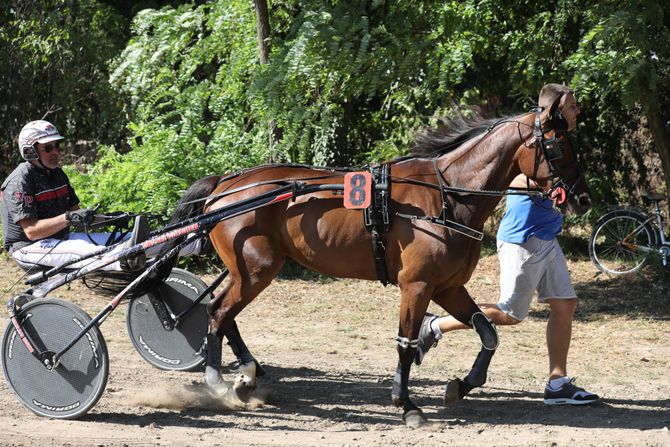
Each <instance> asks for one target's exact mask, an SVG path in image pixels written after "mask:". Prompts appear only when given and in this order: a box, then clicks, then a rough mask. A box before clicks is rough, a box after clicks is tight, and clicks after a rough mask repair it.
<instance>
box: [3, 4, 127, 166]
mask: <svg viewBox="0 0 670 447" xmlns="http://www.w3.org/2000/svg"><path fill="white" fill-rule="evenodd" d="M0 24H1V25H0V66H1V67H2V69H0V84H1V85H2V86H3V88H2V90H0V103H2V104H3V107H2V108H0V123H1V125H2V128H3V133H2V136H0V144H1V145H2V146H3V147H5V148H8V149H9V148H12V149H13V150H5V151H3V158H2V160H0V165H1V166H2V168H1V171H5V173H8V172H9V171H10V170H11V169H13V167H14V165H15V164H16V162H17V161H18V160H19V156H18V152H17V151H16V150H15V148H16V137H17V135H18V133H19V131H20V129H21V128H22V127H23V125H24V124H26V123H27V122H28V121H31V120H34V119H41V118H44V119H47V120H50V121H52V122H53V123H54V124H56V126H57V127H58V128H59V130H60V131H61V132H62V133H64V134H65V135H66V136H67V137H68V140H67V141H68V149H69V150H70V151H73V152H74V153H75V154H76V156H82V155H83V156H87V155H89V153H88V151H90V150H91V143H92V142H95V144H97V143H98V142H107V143H112V142H115V141H117V140H118V138H119V135H120V133H121V131H122V130H123V120H122V119H121V108H122V104H123V98H122V97H121V96H120V95H118V93H116V92H114V91H113V90H112V89H111V88H110V85H109V84H108V82H107V78H108V71H107V63H108V61H109V59H110V58H111V57H113V56H114V55H116V54H118V51H119V50H120V49H121V48H122V47H123V45H124V44H125V33H126V28H125V23H124V21H123V20H122V18H121V17H120V16H119V15H117V14H116V13H115V12H114V11H113V10H112V9H111V8H109V7H107V6H105V5H103V4H101V3H99V2H97V1H94V0H82V1H72V0H45V1H41V2H25V1H14V0H12V1H10V2H9V5H7V4H5V5H4V6H3V7H2V8H0Z"/></svg>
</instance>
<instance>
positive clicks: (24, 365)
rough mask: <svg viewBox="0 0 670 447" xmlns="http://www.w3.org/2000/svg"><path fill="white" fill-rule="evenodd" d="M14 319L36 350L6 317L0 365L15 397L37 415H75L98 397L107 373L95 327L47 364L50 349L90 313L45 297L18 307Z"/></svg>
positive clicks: (56, 348)
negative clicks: (51, 362)
mask: <svg viewBox="0 0 670 447" xmlns="http://www.w3.org/2000/svg"><path fill="white" fill-rule="evenodd" d="M17 320H18V321H19V322H20V327H21V329H22V331H23V332H24V333H25V335H26V337H27V338H28V339H29V340H31V342H32V343H31V344H32V346H34V347H35V348H36V352H39V353H41V354H40V355H37V356H36V355H34V354H32V353H30V352H29V350H28V348H27V346H26V345H25V344H24V342H23V341H22V340H21V338H20V336H19V335H20V334H19V333H18V332H17V330H16V328H15V327H14V325H13V324H12V322H11V321H10V323H9V326H8V327H7V329H6V330H5V335H4V337H3V339H2V369H3V371H4V373H5V378H6V380H7V384H8V385H9V387H10V388H11V390H12V391H13V392H14V394H16V396H17V397H18V399H19V401H20V402H21V403H22V404H23V405H25V406H26V407H28V408H29V409H30V410H31V411H32V412H34V413H35V414H38V415H40V416H46V417H50V418H55V419H75V418H77V417H79V416H82V415H83V414H85V413H86V412H87V411H88V410H90V409H91V408H92V407H93V406H94V405H95V404H96V402H97V401H98V399H100V396H101V395H102V393H103V391H104V390H105V386H106V385H107V377H108V375H109V359H108V356H107V347H106V346H105V341H104V339H103V337H102V334H101V333H100V331H99V330H98V328H97V327H95V326H94V327H92V328H91V329H89V330H88V331H87V332H86V334H84V336H83V337H82V338H81V339H79V340H78V341H77V342H76V343H75V344H74V346H72V347H71V348H70V349H69V350H68V351H66V352H65V353H64V354H63V355H62V356H61V358H60V359H59V360H58V361H57V364H56V366H55V367H53V368H51V369H49V368H48V366H47V365H48V364H49V361H48V360H46V359H49V358H52V357H53V355H54V354H55V353H57V352H58V351H60V350H61V349H63V348H64V347H65V346H67V344H68V343H70V342H71V341H72V340H73V339H74V338H75V336H76V335H77V334H79V333H80V332H81V330H82V329H83V328H84V326H86V324H87V323H88V322H89V321H90V320H91V318H90V317H89V316H88V315H87V314H86V313H85V312H84V311H83V310H81V309H79V308H78V307H77V306H75V305H73V304H71V303H68V302H65V301H61V300H57V299H53V298H45V299H38V300H35V301H31V302H29V303H27V304H25V305H24V306H22V307H21V309H20V311H19V312H18V313H17Z"/></svg>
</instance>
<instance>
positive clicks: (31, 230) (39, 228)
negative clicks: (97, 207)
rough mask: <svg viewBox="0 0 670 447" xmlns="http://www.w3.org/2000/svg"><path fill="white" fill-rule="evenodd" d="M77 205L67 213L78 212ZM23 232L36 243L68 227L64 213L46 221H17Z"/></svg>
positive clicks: (29, 219)
mask: <svg viewBox="0 0 670 447" xmlns="http://www.w3.org/2000/svg"><path fill="white" fill-rule="evenodd" d="M78 209H79V205H75V206H73V207H71V208H70V209H69V211H74V210H78ZM19 225H21V228H23V232H24V233H26V236H27V237H28V239H30V240H31V241H37V240H39V239H44V238H47V237H49V236H52V235H54V234H56V233H58V232H59V231H61V230H62V229H63V228H65V227H67V226H68V225H69V223H68V221H67V219H66V218H65V213H63V214H59V215H58V216H54V217H49V218H47V219H31V218H27V219H23V220H20V221H19Z"/></svg>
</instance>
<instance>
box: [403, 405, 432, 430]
mask: <svg viewBox="0 0 670 447" xmlns="http://www.w3.org/2000/svg"><path fill="white" fill-rule="evenodd" d="M402 420H403V421H404V422H405V425H407V426H408V427H409V428H414V429H416V428H421V427H424V426H425V425H427V424H428V419H426V416H424V415H423V411H421V410H420V409H419V408H416V409H414V410H407V411H405V412H404V413H403V415H402Z"/></svg>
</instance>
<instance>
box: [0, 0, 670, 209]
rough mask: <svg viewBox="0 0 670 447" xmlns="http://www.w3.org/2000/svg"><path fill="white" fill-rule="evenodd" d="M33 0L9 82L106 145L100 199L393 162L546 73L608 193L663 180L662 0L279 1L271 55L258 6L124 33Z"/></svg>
mask: <svg viewBox="0 0 670 447" xmlns="http://www.w3.org/2000/svg"><path fill="white" fill-rule="evenodd" d="M28 3H30V5H29V6H28V5H27V3H26V2H15V5H14V9H11V8H10V10H8V11H4V10H3V11H0V18H2V20H3V23H5V22H6V23H7V25H6V26H4V25H3V26H2V27H1V28H0V43H2V45H3V49H7V51H4V52H0V62H3V63H4V64H3V65H6V66H7V67H8V70H7V71H6V72H3V73H4V74H2V76H4V78H3V79H6V80H7V83H6V85H8V86H9V87H10V90H11V88H12V87H13V86H16V85H18V84H17V82H16V79H17V78H16V77H12V76H13V75H12V76H10V75H9V74H10V73H14V72H16V73H19V75H20V77H21V78H26V79H31V84H30V86H28V87H26V90H23V91H22V93H20V94H18V95H15V97H12V98H11V99H12V101H13V102H12V101H10V104H12V106H11V107H10V108H9V109H8V110H9V111H10V112H11V111H14V112H16V111H17V110H18V104H19V103H20V101H21V100H23V99H25V98H29V101H30V100H32V99H30V98H33V96H30V95H28V94H27V93H26V92H27V91H29V90H28V89H29V88H32V89H34V91H35V92H36V95H35V96H34V98H37V99H35V102H34V103H32V102H29V103H28V104H27V107H26V109H27V110H30V114H31V116H32V115H34V111H35V110H40V107H42V110H45V111H46V110H47V109H49V108H51V107H52V105H53V107H56V108H60V111H59V112H58V113H57V114H55V115H54V118H57V119H56V120H55V121H56V124H57V125H59V126H61V127H62V126H66V127H65V129H64V130H65V131H66V132H67V133H68V134H71V135H69V136H72V139H79V140H84V139H86V140H92V142H91V143H90V144H93V145H95V146H96V147H102V149H101V150H100V151H99V152H98V153H96V154H86V153H85V151H84V149H81V150H79V153H78V154H77V155H88V156H87V157H85V158H84V160H83V161H84V162H89V161H91V160H92V159H96V160H98V159H99V160H98V161H97V162H96V163H95V164H91V165H86V164H85V163H83V164H82V163H80V164H79V170H77V171H75V170H74V169H72V170H71V172H72V176H73V183H74V184H75V186H76V187H77V189H78V191H79V192H80V195H81V196H82V198H84V199H85V202H87V203H88V202H92V203H101V204H104V205H105V206H106V207H111V208H123V209H132V210H140V209H141V210H152V211H165V210H169V208H170V207H171V206H173V204H174V202H175V200H176V199H177V198H178V197H179V195H180V193H181V191H182V190H183V189H184V188H185V187H186V186H188V185H189V184H190V183H191V182H192V181H194V180H195V179H197V178H200V177H203V176H205V175H209V174H213V173H218V174H223V173H225V172H229V171H232V170H235V169H238V168H241V167H246V166H251V165H257V164H261V163H263V162H267V161H286V162H300V163H308V164H318V165H326V164H328V165H349V166H352V165H357V164H362V163H367V162H371V161H375V160H379V159H388V158H391V157H393V156H397V155H400V154H403V153H405V152H406V151H407V150H408V149H409V148H410V146H411V145H412V140H413V134H414V132H415V131H416V130H417V129H418V128H419V127H420V126H422V125H426V124H430V123H432V122H434V120H435V117H436V116H439V115H443V114H448V113H450V112H451V111H453V109H455V108H458V107H463V106H472V105H477V106H483V108H484V110H487V111H488V112H490V113H491V114H492V115H498V114H508V113H516V112H519V111H521V110H528V109H529V108H530V107H531V106H533V105H534V99H535V97H536V95H537V92H538V90H539V89H540V87H541V86H542V85H543V84H544V83H546V82H567V83H570V84H571V85H573V87H575V88H576V90H577V95H578V99H579V101H580V102H581V104H582V106H583V113H582V114H581V117H580V118H581V120H580V121H582V124H580V126H579V133H578V140H579V142H578V146H579V147H580V148H582V149H581V151H582V153H583V155H584V159H585V161H586V165H587V167H588V168H589V170H590V174H589V176H588V181H589V184H590V186H591V187H592V189H593V190H594V192H595V196H596V201H597V202H598V201H606V202H615V201H620V202H630V201H635V200H636V198H637V195H638V194H639V190H640V189H643V188H644V187H648V186H651V187H654V186H655V185H658V184H659V182H658V180H657V179H658V178H659V177H661V176H660V172H661V171H660V167H659V163H658V155H657V154H656V153H655V151H654V146H653V141H652V139H651V138H650V135H649V133H648V131H647V130H646V129H645V127H644V124H645V121H644V115H645V112H646V111H647V110H649V109H650V108H651V107H653V108H655V109H658V110H661V111H665V110H667V109H668V105H670V97H668V93H667V92H668V91H670V88H669V87H670V85H669V84H670V82H669V79H670V77H669V76H668V64H667V60H668V56H670V55H669V54H668V53H669V51H668V46H669V45H670V44H669V43H668V42H670V39H668V37H670V36H668V29H667V17H669V16H670V15H669V14H668V13H669V12H670V11H669V8H670V6H667V5H666V4H664V3H662V2H655V1H652V0H637V1H634V0H624V1H623V2H621V1H619V2H613V1H611V0H608V1H605V2H600V1H598V2H596V1H593V0H591V1H587V2H584V1H577V0H549V1H542V2H541V1H538V0H524V1H522V2H518V1H511V0H496V1H493V0H463V1H458V2H457V1H448V2H436V1H434V0H415V1H412V2H408V1H404V0H403V1H384V0H373V1H369V0H352V1H347V2H343V1H340V0H327V1H324V0H275V1H270V2H269V3H270V5H269V6H270V11H271V12H270V25H271V36H270V39H269V41H268V44H269V46H270V50H271V52H270V60H269V63H268V64H267V65H261V64H260V63H259V61H258V48H257V46H258V43H257V35H256V24H255V12H254V11H253V2H249V1H248V0H245V1H243V0H218V1H211V2H207V3H204V4H201V3H202V2H196V4H195V5H193V4H182V5H180V6H174V7H173V6H169V7H163V8H162V9H144V10H140V11H138V12H137V13H136V15H135V16H134V17H133V19H132V23H131V24H130V26H129V29H130V32H131V34H132V38H131V39H130V41H128V42H125V43H124V41H123V40H122V39H121V36H125V32H126V26H127V24H126V23H125V22H123V19H122V18H120V17H119V16H118V15H116V14H115V13H114V12H113V10H111V9H110V8H108V7H106V6H104V5H103V4H99V3H97V2H94V1H92V0H88V1H84V2H72V1H68V0H48V1H47V2H46V3H45V2H42V3H43V5H42V3H41V4H40V5H37V4H36V3H35V4H33V3H32V2H28ZM165 3H166V2H158V4H165ZM168 3H170V4H173V5H178V4H180V3H181V2H168ZM127 8H128V5H127V4H126V9H127ZM80 36H81V37H80ZM123 45H125V49H123V51H122V52H120V53H119V49H120V48H121V47H122V46H123ZM108 61H111V62H109V65H107V62H108ZM47 62H48V65H47ZM47 66H48V68H49V69H48V70H47V69H46V67H47ZM108 66H109V70H108V68H107V67H108ZM17 67H18V71H17V70H15V68H17ZM12 70H14V71H12ZM107 73H111V74H110V76H109V81H111V82H110V83H106V82H100V79H104V78H105V76H106V75H107ZM45 81H46V82H45ZM12 91H13V90H12ZM80 98H81V99H80ZM10 112H8V113H7V116H13V117H17V116H18V117H21V116H23V118H26V117H27V115H21V114H20V113H14V114H12V113H10ZM121 112H122V113H123V114H124V115H123V118H121ZM1 113H4V112H1ZM1 113H0V115H1ZM23 118H20V121H23ZM14 119H16V118H14ZM5 127H6V128H9V129H16V128H17V124H16V123H13V124H11V123H10V124H9V125H6V126H5ZM19 127H20V126H19ZM271 129H274V131H273V132H272V133H273V136H274V138H275V144H274V145H273V146H271V145H270V144H269V141H270V138H269V137H270V133H271V132H270V130H271ZM14 132H15V133H16V130H15V131H14ZM10 133H11V132H10ZM122 135H127V136H128V139H127V140H122V139H121V137H122ZM101 143H106V144H101ZM76 149H79V148H76ZM601 173H604V175H603V174H601ZM587 218H588V217H587Z"/></svg>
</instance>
